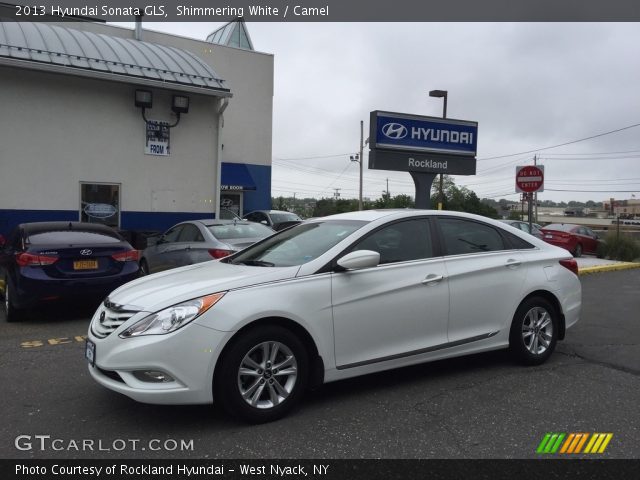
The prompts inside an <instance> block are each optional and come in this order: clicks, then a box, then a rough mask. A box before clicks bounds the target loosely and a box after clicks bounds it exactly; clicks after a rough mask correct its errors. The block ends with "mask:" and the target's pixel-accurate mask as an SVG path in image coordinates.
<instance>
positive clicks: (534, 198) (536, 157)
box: [531, 155, 538, 232]
mask: <svg viewBox="0 0 640 480" xmlns="http://www.w3.org/2000/svg"><path fill="white" fill-rule="evenodd" d="M533 164H534V165H536V166H537V165H538V156H537V155H534V156H533ZM533 201H534V202H536V203H535V207H534V208H535V212H536V213H535V219H536V223H538V192H535V193H534V194H533ZM531 231H532V232H533V229H531Z"/></svg>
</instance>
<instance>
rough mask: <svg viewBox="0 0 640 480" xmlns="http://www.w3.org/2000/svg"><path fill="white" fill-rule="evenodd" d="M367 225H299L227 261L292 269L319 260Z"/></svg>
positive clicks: (335, 223)
mask: <svg viewBox="0 0 640 480" xmlns="http://www.w3.org/2000/svg"><path fill="white" fill-rule="evenodd" d="M366 223H367V222H364V221H355V220H351V221H340V220H334V221H324V222H310V223H302V224H299V225H296V226H294V227H292V228H289V229H287V230H284V231H282V232H280V233H278V234H276V235H274V236H273V237H271V238H268V239H266V240H265V241H263V242H260V243H258V244H256V245H253V246H251V247H249V248H247V249H246V250H244V251H242V252H241V253H240V254H238V255H236V256H234V257H233V258H232V259H230V260H228V261H229V262H230V263H233V264H236V265H237V264H243V265H254V266H261V267H291V266H296V265H302V264H304V263H307V262H309V261H311V260H313V259H314V258H317V257H319V256H320V255H322V254H323V253H325V252H326V251H327V250H329V249H330V248H331V247H333V246H334V245H337V244H338V242H340V241H342V240H344V239H345V238H347V237H348V236H349V235H351V234H352V233H353V232H355V231H356V230H358V229H359V228H360V227H362V226H363V225H365V224H366Z"/></svg>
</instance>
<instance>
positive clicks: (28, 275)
mask: <svg viewBox="0 0 640 480" xmlns="http://www.w3.org/2000/svg"><path fill="white" fill-rule="evenodd" d="M136 278H138V267H137V264H132V265H131V266H128V265H127V266H125V268H123V271H122V272H121V273H120V274H118V275H111V276H108V277H98V278H77V279H58V278H51V277H48V276H46V275H44V274H43V272H37V273H36V274H33V272H19V273H18V276H17V278H16V282H15V285H14V289H13V302H14V305H15V306H16V307H18V308H27V307H31V306H35V305H36V304H38V303H40V302H43V301H47V300H57V299H71V298H77V297H89V296H96V297H104V296H106V295H108V294H109V293H111V292H112V291H113V290H115V289H116V288H118V287H120V286H121V285H123V284H125V283H127V282H130V281H132V280H135V279H136Z"/></svg>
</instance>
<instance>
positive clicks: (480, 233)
mask: <svg viewBox="0 0 640 480" xmlns="http://www.w3.org/2000/svg"><path fill="white" fill-rule="evenodd" d="M437 221H438V225H439V226H440V230H441V231H442V237H443V242H444V250H445V254H446V255H463V254H467V253H482V252H495V251H499V250H504V249H505V245H504V241H503V240H502V236H501V235H500V233H498V231H497V230H496V229H495V228H493V227H491V226H489V225H485V224H482V223H480V222H474V221H472V220H466V219H459V218H438V219H437Z"/></svg>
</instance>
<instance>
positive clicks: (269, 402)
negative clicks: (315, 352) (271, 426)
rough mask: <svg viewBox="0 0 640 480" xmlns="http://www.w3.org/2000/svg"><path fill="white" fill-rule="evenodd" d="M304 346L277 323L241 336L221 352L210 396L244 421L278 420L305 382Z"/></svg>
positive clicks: (306, 370)
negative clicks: (212, 393)
mask: <svg viewBox="0 0 640 480" xmlns="http://www.w3.org/2000/svg"><path fill="white" fill-rule="evenodd" d="M308 372H309V368H308V358H307V353H306V351H305V348H304V345H303V344H302V342H301V341H300V339H299V338H298V337H297V336H296V335H295V334H293V333H292V332H291V331H290V330H287V329H286V328H283V327H280V326H277V325H268V326H264V327H258V328H255V329H253V330H249V331H248V332H246V333H244V334H242V335H241V336H240V337H239V338H238V339H236V340H234V341H233V343H232V344H231V345H230V346H229V347H228V348H227V349H225V352H224V353H223V356H222V358H221V359H220V363H219V365H218V368H216V373H215V376H214V379H213V387H214V398H215V401H216V403H219V404H220V405H221V406H222V407H223V408H224V409H225V410H226V411H227V412H228V413H230V414H231V415H232V416H234V417H236V418H239V419H241V420H243V421H246V422H249V423H265V422H271V421H274V420H277V419H279V418H282V417H283V416H285V415H286V414H287V413H289V412H290V411H291V409H292V408H294V407H295V406H296V404H297V403H298V402H299V401H300V399H301V398H302V395H303V393H304V390H305V388H306V385H307V380H308Z"/></svg>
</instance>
